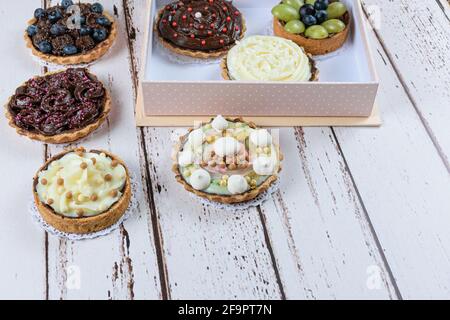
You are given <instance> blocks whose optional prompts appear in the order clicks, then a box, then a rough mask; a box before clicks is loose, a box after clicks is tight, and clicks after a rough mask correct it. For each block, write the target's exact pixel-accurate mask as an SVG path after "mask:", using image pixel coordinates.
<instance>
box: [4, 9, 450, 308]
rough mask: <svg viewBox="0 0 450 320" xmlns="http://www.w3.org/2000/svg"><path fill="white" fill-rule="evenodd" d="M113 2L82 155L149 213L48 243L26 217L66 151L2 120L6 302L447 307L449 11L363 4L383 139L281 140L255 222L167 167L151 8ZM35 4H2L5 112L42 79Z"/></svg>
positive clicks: (285, 134)
mask: <svg viewBox="0 0 450 320" xmlns="http://www.w3.org/2000/svg"><path fill="white" fill-rule="evenodd" d="M42 2H43V4H47V5H48V4H49V2H50V1H45V0H43V1H42ZM103 3H104V5H105V8H106V9H107V10H108V11H110V12H114V14H115V16H116V19H117V20H118V21H119V23H120V28H119V29H120V33H119V37H118V41H117V44H116V45H115V46H114V48H113V51H112V52H111V53H110V54H109V55H108V56H107V57H105V59H102V60H101V61H100V62H98V63H96V64H95V65H93V66H92V67H91V70H92V71H93V72H94V73H96V74H97V75H98V76H99V77H100V78H101V79H102V80H103V81H104V82H105V83H106V84H107V86H108V87H109V88H110V89H111V90H112V95H113V101H114V106H113V107H114V108H113V111H112V114H111V116H110V118H109V121H108V123H107V126H105V127H103V128H102V129H101V130H99V131H97V132H95V133H94V134H93V135H92V136H90V137H89V138H88V139H86V140H84V141H83V142H82V144H83V145H85V146H86V147H101V148H107V149H109V150H111V151H112V152H114V153H116V154H118V155H120V156H122V157H123V158H124V159H125V160H126V162H127V163H128V164H129V166H130V167H131V169H132V170H133V171H134V172H135V173H136V175H137V177H138V180H139V181H140V182H142V191H141V192H140V193H139V194H138V195H137V196H138V199H139V214H136V215H135V216H133V217H132V218H130V219H129V220H128V221H126V222H125V223H124V225H123V226H122V227H121V228H120V230H117V231H115V232H114V233H112V234H111V235H109V236H106V237H103V238H100V239H97V240H92V241H82V242H72V241H66V240H61V239H58V238H56V237H54V236H52V235H49V234H47V233H45V232H44V231H43V230H41V229H40V228H39V227H38V226H37V225H36V224H35V223H34V222H33V221H32V219H31V217H30V214H29V212H28V206H29V202H30V200H31V181H32V176H33V174H34V173H35V171H36V170H37V168H38V167H39V166H40V165H41V164H42V162H43V161H44V160H45V159H46V158H47V157H49V156H50V155H52V154H54V153H56V152H59V151H61V149H62V147H55V146H52V145H42V144H40V143H36V142H31V141H28V140H27V139H24V138H22V137H19V136H17V135H16V134H15V133H14V131H13V130H12V129H11V128H9V127H8V126H7V123H6V120H5V119H3V120H1V121H0V146H1V158H0V177H1V185H0V261H1V262H0V298H37V299H47V298H48V299H60V298H61V299H75V298H91V299H93V298H99V299H120V298H135V299H141V298H146V299H147V298H148V299H167V298H169V299H182V298H193V299H211V298H226V299H228V298H250V299H253V298H269V299H284V298H287V299H297V298H298V299H322V298H331V299H335V298H337V299H340V298H357V299H369V298H375V299H402V298H403V299H405V298H447V299H448V298H450V175H449V171H450V166H449V156H450V63H449V60H450V20H449V17H450V8H449V4H448V2H446V0H433V1H432V0H427V1H421V0H414V1H413V0H398V1H397V0H396V1H388V0H364V1H363V4H364V10H365V14H366V15H367V16H366V18H370V17H373V18H374V19H373V20H372V19H370V20H372V21H371V22H370V24H371V26H372V27H378V26H379V28H371V31H370V41H371V45H372V49H373V53H374V58H375V62H376V68H377V71H378V73H379V76H380V79H381V88H380V91H379V95H378V103H379V105H380V108H381V110H382V116H383V120H384V124H383V126H382V127H381V128H330V127H324V128H287V129H282V130H281V141H282V148H283V150H284V153H285V155H286V159H285V162H284V167H285V170H284V171H283V173H282V177H281V187H280V191H279V192H277V193H276V194H275V195H274V196H273V197H272V198H271V199H270V200H269V201H267V202H265V203H264V204H263V205H262V206H260V207H258V208H254V209H250V210H248V211H245V212H226V211H220V210H213V209H210V208H208V207H204V206H202V205H201V204H199V203H197V202H196V201H193V199H192V198H191V197H190V196H189V195H188V194H187V193H185V192H183V191H182V190H181V187H180V186H179V185H178V184H177V183H176V182H175V179H174V178H173V175H172V173H171V171H170V161H169V157H170V145H171V144H172V138H171V137H172V133H173V132H174V131H175V129H173V128H172V129H171V128H145V129H139V128H138V129H136V127H135V126H134V113H133V112H134V99H135V92H136V85H137V77H138V71H137V70H139V64H140V54H139V53H140V48H141V46H142V40H143V30H144V24H145V23H146V22H145V20H144V17H145V15H144V12H143V8H144V7H145V6H144V5H145V0H123V1H122V0H109V1H108V0H104V1H103ZM40 5H41V1H39V0H18V1H2V5H1V6H0V21H2V27H1V28H0V40H1V45H0V64H1V65H0V70H1V71H0V83H1V85H0V100H1V101H6V99H7V97H8V96H9V95H11V94H12V92H13V90H14V89H15V88H16V87H17V86H18V85H19V84H20V83H22V82H23V81H25V80H27V79H28V78H30V77H31V76H33V75H36V74H41V73H43V72H44V71H45V70H44V68H42V67H40V66H39V65H38V64H37V63H36V62H35V61H33V60H32V59H31V57H30V55H29V52H28V50H26V49H25V46H24V43H23V41H22V32H23V30H24V27H25V21H27V19H29V18H30V16H31V15H32V13H33V11H34V9H35V8H36V7H38V6H40ZM377 6H379V7H377ZM377 8H379V9H380V10H381V11H378V9H377ZM377 12H379V13H380V14H378V13H377ZM371 13H374V14H373V15H372V14H371ZM139 173H140V174H139ZM140 178H142V179H140Z"/></svg>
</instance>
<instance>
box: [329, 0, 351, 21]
mask: <svg viewBox="0 0 450 320" xmlns="http://www.w3.org/2000/svg"><path fill="white" fill-rule="evenodd" d="M346 12H347V7H346V6H345V4H343V3H342V2H333V3H330V5H329V6H328V9H327V13H328V19H336V18H340V17H342V16H343V15H344V13H346Z"/></svg>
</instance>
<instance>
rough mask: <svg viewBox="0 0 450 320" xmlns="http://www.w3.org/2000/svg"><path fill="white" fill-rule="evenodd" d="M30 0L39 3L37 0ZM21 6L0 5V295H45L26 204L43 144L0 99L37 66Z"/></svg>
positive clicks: (40, 238) (40, 242)
mask: <svg viewBox="0 0 450 320" xmlns="http://www.w3.org/2000/svg"><path fill="white" fill-rule="evenodd" d="M29 3H30V5H35V6H36V7H37V6H39V5H40V1H29ZM22 6H23V4H22V3H21V2H18V1H7V2H5V3H3V4H2V6H1V8H0V19H1V21H3V23H4V26H3V27H2V28H0V39H2V45H1V46H0V56H1V57H2V58H1V59H0V68H1V70H2V73H1V82H0V83H1V85H0V103H1V105H2V111H1V116H0V117H1V119H0V136H1V143H0V145H1V148H2V151H1V160H0V162H1V165H0V176H1V177H3V179H4V180H3V181H4V184H3V187H1V192H0V219H1V223H0V243H1V245H0V257H1V258H0V259H1V260H2V263H1V264H0V284H1V285H0V287H1V288H2V289H0V299H5V298H25V299H44V298H45V287H46V281H45V279H46V273H45V233H44V231H42V230H41V229H39V227H37V226H36V225H35V223H34V222H33V221H32V219H31V215H30V214H29V210H28V206H29V203H30V201H31V199H32V198H31V184H32V177H33V174H34V171H35V170H36V168H39V166H40V165H41V163H42V160H43V152H42V150H43V149H42V146H41V145H40V144H39V143H36V142H31V141H29V140H27V139H25V138H23V137H20V136H18V135H16V134H15V132H14V129H12V128H10V127H9V126H8V124H7V121H6V119H5V117H4V115H3V104H4V103H6V101H7V99H8V97H9V96H11V95H12V94H13V93H14V90H15V89H16V87H17V86H18V85H20V84H21V83H22V82H23V81H25V80H27V79H28V78H30V77H32V76H33V75H34V74H38V73H39V72H40V70H41V68H40V67H39V65H37V64H36V63H35V62H33V60H32V59H31V57H30V55H29V52H28V51H27V50H26V49H25V46H24V43H23V42H22V41H18V40H17V39H19V40H20V39H22V34H23V30H24V25H25V24H24V23H25V21H27V20H28V19H29V15H30V12H28V11H27V10H23V8H22ZM11 12H14V13H15V14H14V15H12V14H11ZM30 154H32V155H33V157H30Z"/></svg>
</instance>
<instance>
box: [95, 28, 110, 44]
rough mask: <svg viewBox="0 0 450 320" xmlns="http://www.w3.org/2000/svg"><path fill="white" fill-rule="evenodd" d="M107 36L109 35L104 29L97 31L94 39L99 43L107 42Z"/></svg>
mask: <svg viewBox="0 0 450 320" xmlns="http://www.w3.org/2000/svg"><path fill="white" fill-rule="evenodd" d="M107 36H108V34H107V33H106V30H104V29H95V30H94V32H93V33H92V38H94V40H95V41H97V42H100V41H103V40H105V39H106V37H107Z"/></svg>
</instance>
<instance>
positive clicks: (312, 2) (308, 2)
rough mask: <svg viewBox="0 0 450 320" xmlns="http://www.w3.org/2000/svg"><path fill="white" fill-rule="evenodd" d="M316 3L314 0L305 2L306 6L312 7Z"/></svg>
mask: <svg viewBox="0 0 450 320" xmlns="http://www.w3.org/2000/svg"><path fill="white" fill-rule="evenodd" d="M315 2H316V0H306V1H305V3H306V4H310V5H312V6H313V5H314V3H315Z"/></svg>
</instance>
